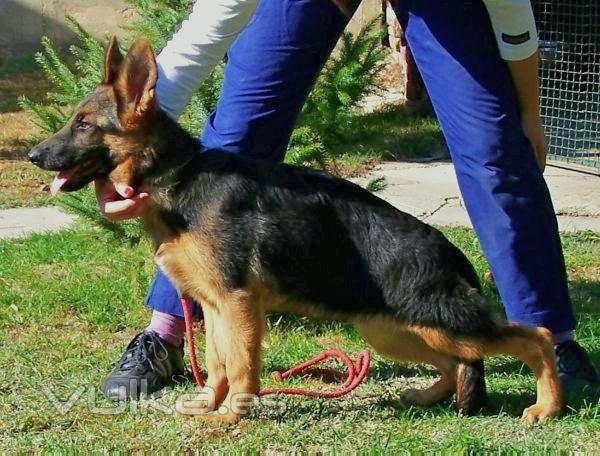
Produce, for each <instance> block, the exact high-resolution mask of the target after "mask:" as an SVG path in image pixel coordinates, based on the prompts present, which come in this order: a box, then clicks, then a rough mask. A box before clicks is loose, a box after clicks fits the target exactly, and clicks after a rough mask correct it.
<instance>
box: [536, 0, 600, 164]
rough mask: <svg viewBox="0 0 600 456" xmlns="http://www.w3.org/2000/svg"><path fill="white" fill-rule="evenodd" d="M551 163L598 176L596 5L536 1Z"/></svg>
mask: <svg viewBox="0 0 600 456" xmlns="http://www.w3.org/2000/svg"><path fill="white" fill-rule="evenodd" d="M533 5H534V10H535V14H536V21H537V25H538V29H539V36H540V51H541V81H540V82H541V105H542V117H543V121H544V126H545V128H546V133H547V135H548V139H549V154H550V158H551V159H553V160H560V161H562V162H566V163H569V164H573V165H578V166H584V167H587V168H588V169H591V170H593V171H594V172H599V173H600V0H534V2H533Z"/></svg>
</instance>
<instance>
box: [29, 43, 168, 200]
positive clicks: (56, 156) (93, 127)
mask: <svg viewBox="0 0 600 456" xmlns="http://www.w3.org/2000/svg"><path fill="white" fill-rule="evenodd" d="M156 79H157V67H156V61H155V58H154V53H153V52H152V49H151V47H150V44H149V43H148V42H147V41H146V40H144V39H139V40H137V41H136V42H135V43H134V44H133V45H132V46H131V48H130V49H129V52H128V53H127V55H126V56H125V57H123V55H122V54H121V52H120V51H119V46H118V44H117V40H116V38H115V37H114V36H113V37H112V38H111V40H110V42H109V44H108V47H107V49H106V54H105V59H104V78H103V80H102V83H101V84H100V86H99V87H97V88H96V89H95V90H94V91H93V92H92V93H91V94H90V95H89V96H88V97H87V98H86V99H85V100H83V101H82V102H81V103H80V104H79V106H77V108H76V109H75V112H74V113H73V115H72V116H71V118H70V119H69V121H68V122H67V124H66V125H65V126H64V127H63V128H62V129H61V130H60V131H58V132H57V133H56V134H55V135H54V136H52V137H50V138H48V139H46V140H45V141H43V142H41V143H40V144H38V145H37V146H35V147H34V148H33V149H31V151H30V152H29V154H28V158H29V160H31V161H32V162H33V163H34V164H35V165H37V166H39V167H40V168H42V169H46V170H50V171H58V172H59V173H58V175H57V176H56V178H55V179H54V182H53V183H52V186H51V192H52V193H53V194H56V193H57V192H58V191H59V190H63V191H74V190H79V189H80V188H82V187H83V186H84V185H86V184H88V183H89V182H91V181H93V180H95V179H102V178H106V177H108V176H111V178H112V177H113V175H115V176H121V177H122V176H125V175H126V174H127V173H119V172H118V169H119V167H122V168H124V169H125V168H126V169H129V170H130V169H131V162H132V161H134V160H135V156H136V154H138V153H140V151H141V150H142V149H143V147H144V143H143V138H144V130H145V128H146V126H147V125H148V121H149V120H150V118H151V117H152V116H153V115H154V113H155V111H156V96H155V91H154V87H155V85H156ZM123 179H126V180H127V179H129V176H125V177H123ZM117 180H118V179H117ZM123 183H128V184H130V183H131V182H123Z"/></svg>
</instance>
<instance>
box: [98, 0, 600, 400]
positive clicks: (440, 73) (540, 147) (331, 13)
mask: <svg viewBox="0 0 600 456" xmlns="http://www.w3.org/2000/svg"><path fill="white" fill-rule="evenodd" d="M340 2H341V0H340ZM393 7H394V10H395V12H396V15H397V16H398V18H399V20H400V22H401V24H402V27H403V30H404V31H405V34H406V39H407V41H408V43H409V45H410V46H411V49H412V52H413V55H414V58H415V61H416V63H417V66H418V68H419V70H420V72H421V75H422V77H423V80H424V82H425V86H426V88H427V91H428V93H429V96H430V98H431V102H432V104H433V107H434V109H435V112H436V114H437V117H438V119H439V121H440V125H441V128H442V131H443V134H444V136H445V139H446V141H447V144H448V148H449V150H450V153H451V155H452V161H453V163H454V166H455V168H456V174H457V177H458V182H459V185H460V189H461V192H462V195H463V198H464V201H465V204H466V207H467V210H468V212H469V215H470V217H471V220H472V223H473V226H474V228H475V231H476V233H477V236H478V238H479V240H480V242H481V245H482V248H483V250H484V253H485V255H486V258H487V260H488V262H489V264H490V267H491V270H492V272H493V275H494V278H495V280H496V284H497V287H498V290H499V292H500V295H501V298H502V302H503V304H504V306H505V309H506V314H507V317H508V319H509V320H512V321H515V322H519V323H524V324H527V325H531V326H544V327H546V328H549V329H550V330H551V331H552V332H553V334H554V336H555V344H556V354H557V362H558V370H559V375H560V378H561V380H562V383H563V387H564V389H565V390H566V391H567V392H570V391H579V392H583V393H584V394H586V395H588V397H593V396H595V395H597V394H599V392H600V381H599V379H598V374H597V372H596V370H595V369H594V367H593V366H592V365H591V363H590V361H589V359H588V356H587V354H586V352H585V350H584V349H583V348H582V347H581V346H580V345H579V344H578V343H577V342H576V341H575V340H574V336H573V330H574V328H575V318H574V315H573V309H572V305H571V301H570V298H569V293H568V289H567V278H566V272H565V264H564V259H563V254H562V249H561V244H560V238H559V234H558V227H557V222H556V217H555V214H554V210H553V207H552V202H551V199H550V195H549V193H548V189H547V187H546V184H545V181H544V178H543V176H542V171H543V167H544V164H545V152H546V144H545V138H544V134H543V130H542V127H541V121H540V115H539V101H538V78H537V64H538V61H537V59H538V57H537V33H536V29H535V22H534V20H533V13H532V12H531V5H530V3H529V0H510V1H508V0H485V1H484V0H452V1H449V0H436V1H433V0H401V1H399V2H397V3H395V4H393ZM347 21H348V17H347V16H346V15H345V14H343V13H342V12H341V11H340V9H339V8H338V7H337V6H336V5H334V4H333V3H332V2H331V1H330V0H211V2H197V3H196V4H195V6H194V9H193V11H192V13H191V14H190V16H189V18H188V19H187V20H186V21H184V23H183V24H182V27H181V29H180V30H179V32H177V34H176V35H175V36H174V37H173V38H172V39H171V41H169V43H168V44H167V46H166V47H165V49H164V50H163V52H162V53H161V54H160V55H159V56H158V58H157V61H158V65H159V81H158V85H157V93H158V99H159V103H160V104H161V108H162V109H163V110H165V111H166V112H167V113H168V114H169V115H171V116H172V117H173V118H177V117H178V116H179V114H180V113H181V111H182V110H183V108H184V107H185V105H186V104H187V102H188V101H189V99H190V97H191V96H192V94H193V93H194V92H195V91H196V89H197V88H198V87H199V85H200V84H201V83H202V81H203V80H204V79H205V78H206V77H207V75H208V74H209V73H210V71H211V70H212V69H213V68H214V66H215V65H216V64H217V63H218V62H219V61H220V60H221V58H222V57H223V55H224V54H225V52H227V56H228V61H227V66H226V69H225V77H224V82H223V88H222V92H221V96H220V98H219V101H218V104H217V108H216V110H215V111H214V112H213V113H212V114H211V115H210V117H209V119H208V121H207V122H206V126H205V128H204V132H203V134H202V136H201V139H200V143H201V145H202V146H203V147H206V148H217V149H222V150H225V151H229V152H231V153H239V154H244V155H247V156H249V157H253V158H256V159H263V160H273V161H281V160H282V159H283V157H284V154H285V150H286V147H287V144H288V141H289V138H290V134H291V132H292V129H293V125H294V122H295V121H296V118H297V116H298V113H299V111H300V109H301V107H302V105H303V103H304V101H305V100H306V97H307V95H308V93H309V90H310V88H311V86H312V85H313V83H314V81H315V79H316V78H317V76H318V74H319V72H320V70H321V69H322V67H323V65H324V63H325V61H326V60H327V58H328V56H329V55H330V53H331V51H332V49H333V48H334V46H335V44H336V42H337V40H338V38H339V37H340V34H341V33H342V31H343V29H344V27H345V26H346V24H347ZM132 190H133V189H130V188H129V189H123V188H115V187H113V186H112V185H111V184H108V183H98V184H97V193H98V199H99V203H100V206H101V209H102V211H103V213H104V214H105V216H107V217H108V218H110V219H112V220H120V219H124V218H131V217H135V216H136V215H137V214H138V213H139V211H140V208H141V207H142V206H143V204H144V199H145V198H146V197H147V195H145V194H137V195H135V196H134V197H131V198H126V195H129V194H130V192H131V191H132ZM147 305H148V306H149V307H150V308H152V309H153V316H152V321H151V323H150V326H149V327H148V328H147V329H146V330H145V331H143V332H142V333H140V334H138V335H137V336H136V337H135V338H134V339H133V340H132V341H131V343H130V344H129V346H128V347H127V349H126V350H125V353H124V354H123V356H122V357H121V359H120V361H119V362H118V364H117V366H116V367H115V369H114V370H113V372H112V373H111V374H110V375H109V377H108V378H107V379H106V380H105V381H104V383H103V385H102V391H103V392H104V393H105V394H106V395H107V396H109V397H113V398H116V397H119V394H120V393H123V392H124V393H125V394H126V395H128V396H131V397H138V396H139V395H140V393H141V392H142V390H144V391H143V392H144V393H146V394H149V393H152V392H155V391H157V390H159V389H161V388H163V387H165V386H168V385H169V384H171V383H172V381H173V377H174V376H176V375H179V374H182V373H183V350H182V347H183V334H184V325H183V321H182V319H181V315H182V310H181V308H180V302H179V299H178V297H177V293H176V291H175V289H174V288H173V287H172V286H171V284H170V283H169V281H168V279H167V278H166V277H165V276H164V275H163V274H161V273H160V272H157V274H156V277H155V279H154V281H153V283H152V286H151V289H150V292H149V294H148V298H147Z"/></svg>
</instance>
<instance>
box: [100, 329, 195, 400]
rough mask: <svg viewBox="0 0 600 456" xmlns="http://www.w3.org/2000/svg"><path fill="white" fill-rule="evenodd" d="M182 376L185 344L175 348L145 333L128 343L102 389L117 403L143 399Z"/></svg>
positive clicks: (147, 332) (156, 335)
mask: <svg viewBox="0 0 600 456" xmlns="http://www.w3.org/2000/svg"><path fill="white" fill-rule="evenodd" d="M183 374H184V365H183V344H181V347H174V346H173V345H171V344H169V343H168V342H167V341H165V340H164V339H161V338H160V336H159V335H158V334H157V333H156V332H154V331H148V330H146V331H144V332H141V333H139V334H138V335H137V336H135V337H134V338H133V340H132V341H131V342H130V343H129V345H128V346H127V348H126V349H125V353H123V356H121V359H120V360H119V362H118V364H117V367H115V369H114V370H113V371H112V372H111V373H110V375H109V376H108V377H107V379H106V380H104V383H103V384H102V386H101V387H100V389H101V390H102V392H103V393H104V394H105V395H106V397H108V398H109V399H112V400H115V401H118V400H125V399H128V398H131V399H140V398H143V397H144V396H149V395H151V394H153V393H156V392H158V391H160V390H162V389H164V388H165V387H167V386H170V385H172V384H173V383H174V382H175V378H176V377H177V376H183Z"/></svg>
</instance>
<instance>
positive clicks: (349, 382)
mask: <svg viewBox="0 0 600 456" xmlns="http://www.w3.org/2000/svg"><path fill="white" fill-rule="evenodd" d="M181 306H182V307H183V317H184V319H185V335H186V338H187V343H188V351H189V354H190V364H191V366H192V373H193V375H194V379H195V380H196V383H197V384H198V386H200V387H202V386H204V384H205V382H204V377H202V373H201V372H200V368H199V367H198V358H197V357H196V344H195V343H194V322H193V316H192V309H191V306H190V303H189V301H188V300H187V299H186V298H181ZM328 358H337V359H339V360H340V361H341V362H343V363H344V364H345V365H346V368H347V369H348V374H347V376H346V380H345V381H344V383H343V384H342V387H341V388H340V389H339V390H337V391H315V390H311V389H308V388H265V389H262V390H260V392H259V393H258V394H259V396H266V395H267V394H290V395H292V394H293V395H297V396H309V397H321V398H324V399H333V398H336V397H342V396H345V395H346V394H348V393H350V392H351V391H353V390H354V389H356V387H357V386H358V385H360V384H361V383H362V382H363V381H364V380H365V377H366V376H367V371H368V370H369V364H370V362H371V354H370V353H369V351H368V350H363V351H362V352H360V353H359V355H358V357H357V358H356V362H354V361H352V360H351V359H350V357H349V356H348V355H347V354H346V353H344V352H342V351H340V350H337V349H329V350H326V351H324V352H323V353H321V354H320V355H318V356H315V357H314V358H312V359H309V360H308V361H305V362H303V363H302V364H299V365H297V366H295V367H292V368H291V369H288V370H287V371H285V372H283V373H282V372H279V371H275V372H273V378H275V380H277V381H282V380H284V379H286V378H288V377H291V376H292V375H302V374H309V373H310V374H321V375H323V374H324V375H329V376H332V377H334V378H337V379H340V378H343V377H344V374H343V373H342V372H339V371H337V370H335V369H327V368H315V367H313V366H314V365H315V364H318V363H320V362H323V361H325V360H326V359H328Z"/></svg>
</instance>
